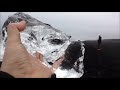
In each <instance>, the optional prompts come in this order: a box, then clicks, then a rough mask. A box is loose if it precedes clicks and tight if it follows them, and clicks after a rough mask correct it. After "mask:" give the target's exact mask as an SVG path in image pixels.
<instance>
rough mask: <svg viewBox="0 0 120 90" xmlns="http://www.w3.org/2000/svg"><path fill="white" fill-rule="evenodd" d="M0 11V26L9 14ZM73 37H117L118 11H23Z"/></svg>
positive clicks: (81, 38) (82, 38)
mask: <svg viewBox="0 0 120 90" xmlns="http://www.w3.org/2000/svg"><path fill="white" fill-rule="evenodd" d="M14 13H15V12H1V26H2V25H3V23H4V21H5V20H6V19H7V17H8V16H9V15H12V14H14ZM24 13H27V14H29V15H31V16H32V17H34V18H36V19H38V20H40V21H42V22H44V23H48V24H50V25H52V26H53V27H54V28H56V29H59V30H62V31H63V32H65V33H67V34H69V35H71V36H72V37H73V38H75V39H80V40H88V39H89V40H92V39H97V38H98V35H101V36H102V37H103V38H104V39H114V38H119V34H120V33H119V12H24Z"/></svg>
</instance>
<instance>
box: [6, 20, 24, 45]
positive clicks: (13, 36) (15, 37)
mask: <svg viewBox="0 0 120 90" xmlns="http://www.w3.org/2000/svg"><path fill="white" fill-rule="evenodd" d="M24 29H25V21H21V22H18V23H10V24H9V25H8V26H7V34H8V38H7V44H16V43H17V44H20V43H21V39H20V33H19V32H20V31H23V30H24Z"/></svg>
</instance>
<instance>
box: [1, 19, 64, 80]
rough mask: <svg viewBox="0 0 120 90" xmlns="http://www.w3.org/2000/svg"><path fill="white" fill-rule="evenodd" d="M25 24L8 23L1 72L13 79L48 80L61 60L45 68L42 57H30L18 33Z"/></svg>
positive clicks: (36, 54)
mask: <svg viewBox="0 0 120 90" xmlns="http://www.w3.org/2000/svg"><path fill="white" fill-rule="evenodd" d="M25 24H26V22H25V21H21V22H18V23H10V24H9V25H8V26H7V34H8V38H7V41H6V46H5V52H4V56H3V62H2V65H1V71H3V72H6V73H8V74H10V75H12V76H14V77H15V78H50V77H51V75H52V74H53V73H54V71H53V68H56V69H57V68H58V67H59V65H60V64H61V62H62V61H63V58H60V60H58V61H56V62H55V63H54V64H53V66H52V67H51V68H48V67H46V66H45V65H44V64H42V62H43V55H42V54H40V53H38V52H36V53H35V57H33V56H32V55H30V54H29V53H28V52H27V50H26V49H25V47H24V46H23V45H22V43H21V39H20V32H21V31H23V30H24V29H25V27H26V25H25Z"/></svg>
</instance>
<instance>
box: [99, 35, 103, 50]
mask: <svg viewBox="0 0 120 90" xmlns="http://www.w3.org/2000/svg"><path fill="white" fill-rule="evenodd" d="M101 44H102V37H101V36H100V35H99V38H98V49H100V46H101Z"/></svg>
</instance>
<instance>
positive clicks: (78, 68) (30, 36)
mask: <svg viewBox="0 0 120 90" xmlns="http://www.w3.org/2000/svg"><path fill="white" fill-rule="evenodd" d="M22 20H25V21H26V23H27V24H26V29H25V30H24V31H23V32H21V33H20V35H21V41H22V43H23V45H24V46H25V48H26V49H27V51H28V52H29V53H30V54H31V55H33V56H34V53H35V52H36V51H37V52H39V53H41V54H43V56H44V63H45V65H47V66H48V67H51V65H52V64H53V63H54V62H55V61H56V60H57V59H58V58H60V57H61V56H62V55H65V60H64V61H63V62H62V65H61V66H60V67H59V69H60V70H61V71H64V70H67V71H70V70H73V71H74V72H76V73H77V74H79V75H77V76H75V77H80V76H82V74H83V59H84V51H85V48H84V44H83V43H82V42H81V41H71V39H70V38H71V36H69V35H67V34H65V33H63V32H62V31H60V30H58V29H55V28H53V27H52V26H51V25H49V24H46V23H43V22H41V21H38V20H37V19H35V18H33V17H31V16H30V15H28V14H25V13H21V12H19V13H16V14H14V15H12V16H9V17H8V19H7V20H6V21H5V23H4V25H3V27H2V31H1V37H2V38H1V43H0V44H1V45H0V59H1V60H2V59H3V54H4V49H5V42H6V39H7V30H6V27H7V25H8V24H9V23H14V22H19V21H22ZM58 72H59V70H58V71H57V70H56V74H57V73H58ZM74 72H73V74H74ZM70 75H72V74H70ZM74 75H75V74H74ZM74 75H72V76H74ZM61 76H62V74H61ZM57 77H60V76H58V75H57ZM64 77H67V76H64Z"/></svg>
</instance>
